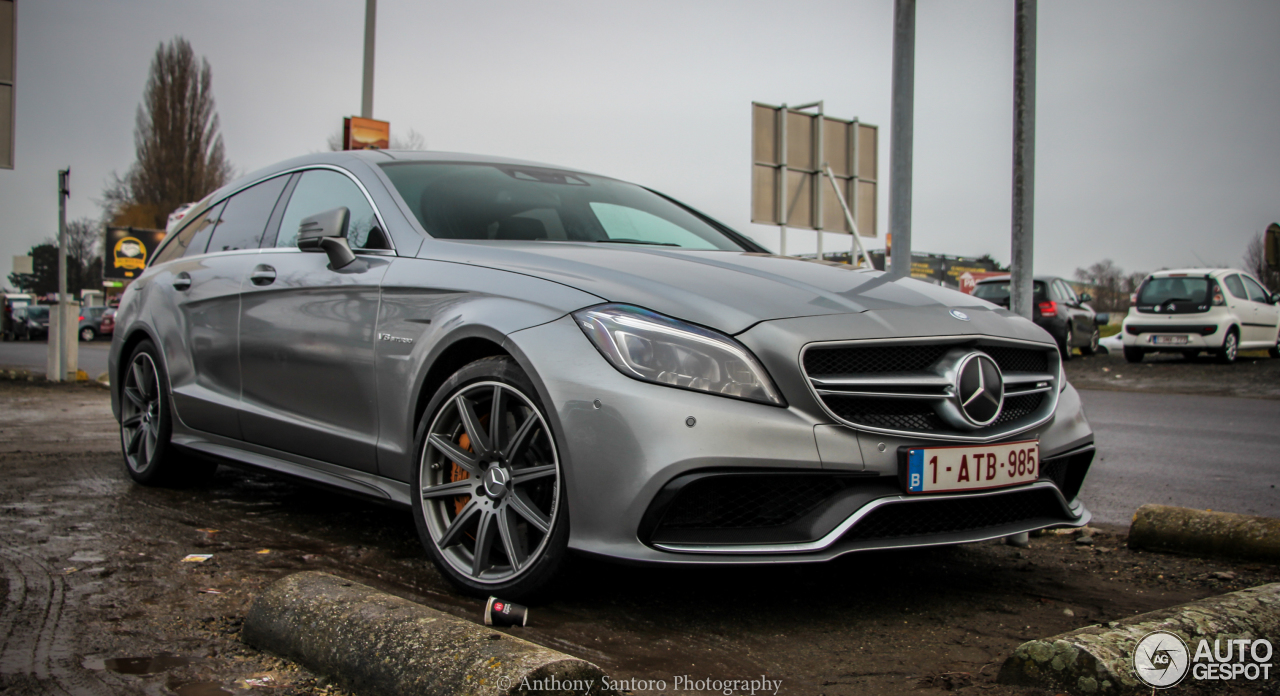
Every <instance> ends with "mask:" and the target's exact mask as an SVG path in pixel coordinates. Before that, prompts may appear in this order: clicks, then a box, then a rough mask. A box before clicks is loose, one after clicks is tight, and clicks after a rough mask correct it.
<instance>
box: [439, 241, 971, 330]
mask: <svg viewBox="0 0 1280 696" xmlns="http://www.w3.org/2000/svg"><path fill="white" fill-rule="evenodd" d="M438 242H440V243H438V244H428V245H424V247H423V250H422V252H421V253H422V255H424V256H430V257H431V258H435V259H437V260H441V261H454V262H458V263H468V264H473V265H477V266H484V267H488V268H498V269H502V270H506V271H512V272H515V273H521V274H525V275H530V276H535V277H538V278H543V279H545V280H550V281H554V282H557V283H562V284H564V285H568V286H570V287H573V288H576V289H578V290H582V291H584V292H589V293H591V294H593V295H596V296H597V297H601V298H604V299H605V300H608V301H610V302H620V303H626V304H633V305H638V306H641V307H645V308H648V309H651V310H653V311H655V312H660V313H662V314H666V315H668V316H673V317H677V318H680V319H683V320H685V321H689V322H693V323H695V324H701V325H703V326H709V327H711V328H714V329H718V330H720V331H723V332H726V333H729V334H736V333H739V332H742V331H745V330H746V329H748V328H750V327H751V326H752V325H754V324H757V323H759V322H761V321H769V320H773V319H786V318H792V317H805V316H817V315H824V314H853V313H858V312H866V311H875V310H882V309H896V308H902V307H925V306H944V307H987V308H989V307H991V305H990V304H989V303H987V302H985V301H983V300H980V299H977V298H975V297H972V296H970V295H965V294H963V293H960V292H956V291H954V290H948V289H945V288H942V287H939V286H935V285H931V284H929V283H924V282H921V281H917V280H912V279H909V278H899V279H892V278H890V277H889V275H888V274H885V273H882V272H879V271H871V270H855V269H854V268H852V267H851V266H848V265H845V264H836V263H828V262H825V261H816V260H809V259H797V258H791V257H786V256H773V255H770V254H758V253H748V252H730V251H700V250H691V249H675V248H667V247H650V246H645V247H638V246H636V247H633V246H626V245H622V244H584V243H572V242H485V241H478V242H471V241H466V242H464V241H450V242H443V241H442V240H438Z"/></svg>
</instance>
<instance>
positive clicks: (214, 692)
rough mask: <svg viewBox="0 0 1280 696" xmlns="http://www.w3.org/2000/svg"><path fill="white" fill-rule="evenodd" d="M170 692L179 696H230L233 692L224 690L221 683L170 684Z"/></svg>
mask: <svg viewBox="0 0 1280 696" xmlns="http://www.w3.org/2000/svg"><path fill="white" fill-rule="evenodd" d="M167 686H168V687H169V690H170V691H172V692H173V693H175V694H177V695H178V696H223V695H224V694H225V695H226V696H230V695H231V692H230V691H227V690H226V689H224V688H222V684H221V683H219V682H211V681H193V682H172V681H171V682H169V683H168V684H167Z"/></svg>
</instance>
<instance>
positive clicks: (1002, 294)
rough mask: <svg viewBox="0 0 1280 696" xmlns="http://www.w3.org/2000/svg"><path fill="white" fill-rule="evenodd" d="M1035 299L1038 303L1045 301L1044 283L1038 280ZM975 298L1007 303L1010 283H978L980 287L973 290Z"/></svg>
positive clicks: (1002, 281)
mask: <svg viewBox="0 0 1280 696" xmlns="http://www.w3.org/2000/svg"><path fill="white" fill-rule="evenodd" d="M1033 292H1034V293H1035V299H1036V300H1037V301H1039V300H1043V299H1044V283H1043V282H1042V281H1039V280H1037V281H1036V284H1035V290H1033ZM973 296H974V297H980V298H982V299H984V300H986V301H987V302H994V303H996V304H1002V303H1007V302H1008V301H1009V281H1007V280H997V281H992V282H987V283H978V287H976V288H974V289H973Z"/></svg>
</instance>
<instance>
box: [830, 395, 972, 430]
mask: <svg viewBox="0 0 1280 696" xmlns="http://www.w3.org/2000/svg"><path fill="white" fill-rule="evenodd" d="M823 400H824V401H825V402H826V404H827V407H828V408H830V409H831V410H832V411H833V412H834V413H835V414H836V415H837V416H839V417H840V418H842V419H844V420H847V421H849V422H852V423H857V424H858V425H869V426H871V427H873V428H887V429H889V430H914V431H919V432H934V431H937V430H943V429H945V428H946V427H947V426H946V424H945V423H943V422H942V419H941V418H939V417H938V414H937V413H936V412H935V411H934V410H933V406H931V405H930V404H929V402H928V401H925V400H923V399H882V398H877V397H869V396H827V397H824V399H823Z"/></svg>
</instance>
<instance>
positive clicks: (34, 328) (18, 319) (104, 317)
mask: <svg viewBox="0 0 1280 696" xmlns="http://www.w3.org/2000/svg"><path fill="white" fill-rule="evenodd" d="M50 309H51V308H50V307H49V306H48V305H28V306H26V307H18V308H17V309H14V310H13V319H12V325H11V329H10V331H11V332H12V334H13V336H12V337H13V339H14V340H17V341H30V340H34V339H43V338H48V337H49V311H50ZM115 314H116V310H115V308H114V307H81V308H80V316H79V320H80V326H79V333H80V340H81V341H96V340H97V339H98V338H100V337H104V336H105V337H108V338H110V337H111V334H112V333H113V332H114V331H115V328H116V323H115Z"/></svg>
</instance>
